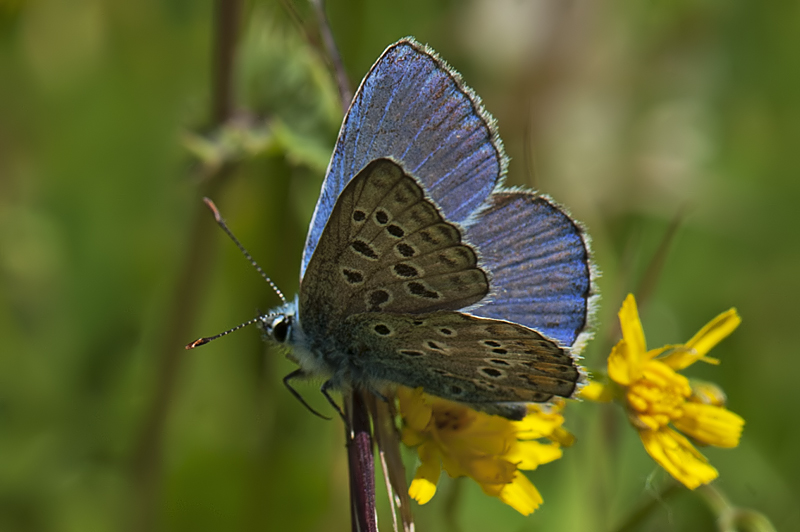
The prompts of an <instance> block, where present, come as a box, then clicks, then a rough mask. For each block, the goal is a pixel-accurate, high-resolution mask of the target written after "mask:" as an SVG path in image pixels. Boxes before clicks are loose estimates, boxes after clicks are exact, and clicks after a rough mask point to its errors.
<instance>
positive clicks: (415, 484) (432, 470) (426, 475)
mask: <svg viewBox="0 0 800 532" xmlns="http://www.w3.org/2000/svg"><path fill="white" fill-rule="evenodd" d="M417 452H418V453H419V459H420V462H421V463H420V465H419V467H417V472H416V473H415V474H414V480H413V481H411V485H410V486H409V487H408V495H409V497H411V498H412V499H414V500H415V501H417V502H418V503H419V504H425V503H426V502H428V501H429V500H431V499H432V498H433V495H434V494H435V493H436V483H437V482H439V473H440V472H441V468H440V466H439V455H438V453H437V452H436V449H435V447H434V446H433V445H421V446H420V447H419V448H418V449H417Z"/></svg>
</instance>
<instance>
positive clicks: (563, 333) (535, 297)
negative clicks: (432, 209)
mask: <svg viewBox="0 0 800 532" xmlns="http://www.w3.org/2000/svg"><path fill="white" fill-rule="evenodd" d="M489 205H490V206H489V208H487V209H486V210H484V211H482V212H481V213H480V215H479V216H478V218H477V220H476V222H475V223H473V224H471V225H470V226H469V227H468V228H467V230H466V237H467V239H468V240H469V241H470V242H471V243H472V244H474V245H475V246H476V247H477V248H478V249H479V250H480V252H481V259H482V262H483V265H484V266H485V267H486V269H487V271H490V272H492V297H491V298H489V299H488V300H487V301H488V302H487V303H486V304H485V305H483V306H481V307H480V308H478V309H476V310H474V311H473V312H471V314H474V315H476V316H483V317H486V318H495V319H505V320H509V321H513V322H516V323H520V324H522V325H526V326H528V327H531V328H533V329H536V330H537V331H540V332H542V333H544V334H545V335H547V336H549V337H550V338H553V339H556V340H558V341H559V342H561V344H562V345H572V344H573V343H574V342H575V341H576V339H577V338H578V336H579V334H580V333H581V332H582V331H583V330H584V329H585V328H586V326H587V322H588V319H589V315H590V311H591V306H590V300H591V297H592V282H591V281H592V279H591V278H592V268H591V265H590V262H589V248H588V243H587V237H586V235H585V234H584V232H583V230H582V229H581V227H580V226H579V225H578V224H577V223H576V222H575V221H574V220H572V219H571V218H570V217H569V216H568V215H567V214H566V213H564V211H563V210H562V209H561V208H560V207H558V206H557V205H555V204H554V203H553V202H552V201H550V200H548V199H547V198H544V197H542V196H538V195H536V194H533V193H529V192H513V191H509V192H496V193H494V194H492V195H491V196H490V198H489ZM509 235H513V238H509Z"/></svg>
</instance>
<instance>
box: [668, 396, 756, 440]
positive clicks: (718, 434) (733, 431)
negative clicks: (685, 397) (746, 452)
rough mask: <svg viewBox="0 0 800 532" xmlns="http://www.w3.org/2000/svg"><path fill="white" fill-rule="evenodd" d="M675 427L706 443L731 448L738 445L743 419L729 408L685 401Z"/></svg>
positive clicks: (674, 422)
mask: <svg viewBox="0 0 800 532" xmlns="http://www.w3.org/2000/svg"><path fill="white" fill-rule="evenodd" d="M673 425H674V426H675V428H676V429H678V430H679V431H681V432H683V433H684V434H687V435H689V436H691V437H692V438H694V439H695V440H697V441H700V442H702V443H705V444H707V445H715V446H717V447H724V448H728V449H729V448H732V447H736V446H737V445H739V438H740V437H741V435H742V428H743V427H744V419H742V417H741V416H739V415H737V414H734V413H733V412H731V411H730V410H727V409H725V408H721V407H718V406H713V405H705V404H701V403H686V404H685V405H684V406H683V417H681V418H680V419H676V420H674V421H673Z"/></svg>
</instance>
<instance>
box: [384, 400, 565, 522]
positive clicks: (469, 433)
mask: <svg viewBox="0 0 800 532" xmlns="http://www.w3.org/2000/svg"><path fill="white" fill-rule="evenodd" d="M397 396H398V398H399V400H400V414H401V416H402V418H403V443H405V444H406V445H408V446H409V447H415V448H416V450H417V454H418V456H419V460H420V465H419V467H418V468H417V472H416V474H415V476H414V480H413V481H412V482H411V486H410V487H409V490H408V493H409V495H410V496H411V497H412V498H413V499H415V500H416V501H417V502H418V503H420V504H425V503H427V502H428V501H429V500H431V498H432V497H433V495H434V494H435V493H436V483H437V482H438V480H439V474H440V472H441V469H444V470H445V471H447V473H448V474H449V475H450V476H451V477H453V478H456V477H462V476H468V477H470V478H472V479H473V480H475V482H477V483H478V484H479V485H480V486H481V488H482V489H483V491H484V493H486V494H487V495H491V496H493V497H498V498H499V499H500V500H501V501H503V502H504V503H506V504H508V505H509V506H511V507H512V508H514V509H515V510H517V511H518V512H520V513H521V514H523V515H529V514H531V513H533V511H534V510H535V509H536V508H538V507H539V505H540V504H541V503H542V497H541V495H540V494H539V492H538V491H537V489H536V487H535V486H534V485H533V484H532V483H531V482H530V480H528V477H526V476H525V475H524V474H522V473H521V472H520V470H522V469H527V470H532V469H536V468H537V467H538V466H539V465H540V464H546V463H547V462H552V461H553V460H557V459H558V458H560V457H561V445H564V446H569V445H571V444H572V442H573V441H574V438H573V436H572V434H570V433H569V432H567V431H566V430H564V429H562V428H561V425H562V424H563V423H564V418H563V416H562V415H561V414H560V410H561V408H563V402H560V403H557V404H556V405H554V406H552V407H549V408H548V407H542V406H539V405H529V406H528V415H527V416H526V417H525V418H524V419H523V420H521V421H510V420H508V419H505V418H503V417H500V416H491V415H489V414H485V413H483V412H477V411H475V410H472V409H471V408H468V407H466V406H464V405H461V404H459V403H454V402H451V401H446V400H444V399H440V398H438V397H433V396H430V395H427V394H425V393H423V392H422V388H418V389H416V390H411V389H409V388H402V387H401V388H399V389H398V391H397ZM538 439H546V440H548V441H547V442H540V441H535V440H538Z"/></svg>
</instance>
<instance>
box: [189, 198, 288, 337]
mask: <svg viewBox="0 0 800 532" xmlns="http://www.w3.org/2000/svg"><path fill="white" fill-rule="evenodd" d="M203 201H204V202H205V204H206V205H207V206H208V208H209V209H211V212H213V213H214V219H215V220H216V221H217V225H218V226H220V227H221V228H222V230H223V231H225V234H227V235H228V236H229V237H230V238H231V240H233V243H234V244H236V247H238V248H239V251H241V252H242V254H243V255H244V256H245V258H246V259H247V260H248V261H250V264H252V265H253V268H255V269H256V271H257V272H258V273H260V274H261V277H262V278H263V279H264V280H265V281H266V282H267V283H268V284H269V285H270V286H271V287H272V289H273V290H274V291H275V293H276V294H278V297H279V298H281V301H283V304H284V305H285V304H286V298H285V297H284V296H283V292H281V291H280V289H279V288H278V287H277V286H275V283H273V282H272V279H270V278H269V277H267V274H266V273H264V270H262V269H261V266H259V265H258V263H257V262H256V261H255V259H254V258H253V256H252V255H250V252H249V251H247V249H245V247H244V246H243V245H242V243H241V242H239V239H238V238H236V237H235V236H234V235H233V233H232V232H231V230H230V229H228V225H227V224H226V223H225V220H223V219H222V215H221V214H220V213H219V209H217V206H216V205H214V202H213V201H211V200H210V199H208V198H203ZM248 324H249V323H248ZM243 326H244V325H241V326H239V327H236V328H235V329H233V331H235V330H236V329H240V328H241V327H243ZM228 332H232V331H228ZM223 334H228V333H227V332H226V333H223ZM218 336H222V335H218ZM214 338H216V337H214ZM190 345H191V344H190ZM198 345H202V344H198ZM187 349H188V346H187Z"/></svg>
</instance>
